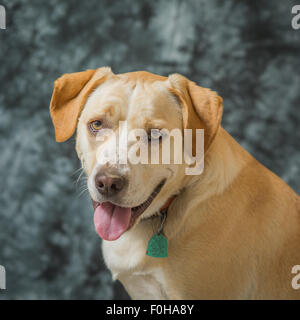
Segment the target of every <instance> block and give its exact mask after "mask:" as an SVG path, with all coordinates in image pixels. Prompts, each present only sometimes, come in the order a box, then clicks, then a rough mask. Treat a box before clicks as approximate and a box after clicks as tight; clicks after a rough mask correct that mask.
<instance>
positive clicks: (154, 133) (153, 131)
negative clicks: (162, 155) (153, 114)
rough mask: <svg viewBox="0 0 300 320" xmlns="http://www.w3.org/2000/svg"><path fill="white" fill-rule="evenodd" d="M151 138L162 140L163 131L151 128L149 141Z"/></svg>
mask: <svg viewBox="0 0 300 320" xmlns="http://www.w3.org/2000/svg"><path fill="white" fill-rule="evenodd" d="M151 140H162V133H161V132H160V130H159V129H151V131H150V133H149V134H148V141H151Z"/></svg>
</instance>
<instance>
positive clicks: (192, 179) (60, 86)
mask: <svg viewBox="0 0 300 320" xmlns="http://www.w3.org/2000/svg"><path fill="white" fill-rule="evenodd" d="M222 108H223V104H222V99H221V98H220V97H219V96H218V95H217V93H216V92H213V91H211V90H209V89H205V88H202V87H200V86H198V85H196V84H195V83H194V82H191V81H189V80H188V79H187V78H185V77H183V76H182V75H179V74H172V75H170V76H169V77H162V76H158V75H155V74H151V73H148V72H144V71H140V72H132V73H125V74H118V75H117V74H114V73H113V72H112V71H111V69H110V68H107V67H105V68H99V69H97V70H87V71H85V72H79V73H74V74H65V75H63V76H62V77H61V78H59V79H58V80H56V82H55V88H54V92H53V96H52V100H51V105H50V112H51V116H52V120H53V124H54V128H55V134H56V140H57V141H58V142H62V141H65V140H67V139H68V138H70V137H71V136H72V135H73V133H74V132H75V130H76V128H77V137H76V150H77V153H78V156H79V158H80V160H81V162H82V166H83V168H84V171H85V172H86V174H87V176H88V188H89V193H90V195H91V198H92V200H93V205H94V208H95V218H94V219H95V226H96V230H97V232H98V234H99V235H100V236H101V237H102V238H103V239H104V240H103V255H104V259H105V263H106V265H107V266H108V268H109V269H110V270H111V272H112V274H113V278H114V279H119V280H120V281H121V282H122V283H123V285H124V286H125V288H126V289H127V291H128V293H129V294H130V296H131V297H132V298H134V299H148V298H149V299H299V298H300V290H298V289H297V288H298V287H299V286H298V279H299V278H300V277H298V276H299V274H298V275H297V270H299V269H297V265H300V201H299V196H298V195H297V194H296V193H295V192H294V191H293V190H292V189H291V188H290V187H289V186H288V185H287V184H286V183H285V182H284V181H283V180H281V179H280V178H279V177H278V176H276V175H275V174H274V173H272V172H271V171H269V170H268V169H267V168H265V167H264V166H263V165H262V164H260V163H259V162H258V161H256V160H255V159H254V158H253V157H252V156H251V155H250V154H248V153H247V152H246V151H245V150H244V149H243V148H242V147H241V146H240V145H239V144H238V143H237V142H236V141H235V140H234V139H233V138H232V137H231V136H230V135H229V134H228V133H227V132H226V131H225V130H224V129H223V128H222V127H221V125H220V122H221V117H222ZM120 121H127V128H126V130H127V131H129V130H131V129H136V128H142V129H144V130H145V131H146V132H148V133H149V134H150V131H151V130H153V129H159V130H160V129H162V128H166V129H168V130H172V129H174V128H178V129H180V130H181V131H183V130H184V129H192V130H194V131H195V130H196V129H204V171H203V173H202V174H200V175H186V174H185V169H186V167H187V166H188V164H186V163H182V164H174V163H171V164H163V163H160V164H143V163H138V164H132V163H126V164H119V163H117V164H116V163H113V162H112V161H110V159H109V158H108V159H106V161H99V160H101V157H103V156H104V155H105V154H107V152H108V151H109V149H110V148H111V147H112V140H111V137H110V136H109V135H108V136H106V137H105V139H102V140H101V141H99V140H98V139H97V135H98V134H99V133H101V130H104V129H110V130H111V132H116V131H118V130H119V129H120V128H119V122H120ZM122 130H123V129H122ZM124 130H125V129H124ZM128 140H129V141H128V143H129V147H130V146H134V144H135V143H136V142H137V141H134V139H133V140H130V139H128ZM158 143H160V144H161V139H160V138H159V140H158ZM194 149H195V146H194ZM172 150H173V149H172ZM194 151H195V150H194ZM118 156H120V155H118ZM162 209H164V212H165V211H166V209H167V215H166V216H165V218H166V220H165V222H164V224H163V225H162V227H163V234H164V236H165V238H166V239H167V241H168V257H167V258H155V257H151V256H148V255H147V254H146V250H147V245H148V242H149V239H150V238H151V237H152V236H153V235H154V234H155V232H156V231H157V230H158V229H159V227H160V226H161V219H160V216H159V215H157V212H158V211H159V210H162ZM293 272H294V273H293ZM297 277H298V278H297ZM299 282H300V279H299Z"/></svg>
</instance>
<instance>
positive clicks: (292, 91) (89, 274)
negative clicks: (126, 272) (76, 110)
mask: <svg viewBox="0 0 300 320" xmlns="http://www.w3.org/2000/svg"><path fill="white" fill-rule="evenodd" d="M295 3H296V2H295V1H288V0H285V1H280V0H278V1H274V0H268V1H266V0H260V1H253V0H251V1H233V0H227V1H218V0H209V1H204V0H187V1H176V0H169V1H167V0H152V1H149V0H122V1H109V0H101V1H100V0H89V1H77V0H68V1H61V0H47V1H41V0H9V1H3V2H2V3H1V0H0V4H4V5H5V6H6V10H7V29H6V30H0V81H1V87H0V88H1V89H0V90H1V91H0V134H1V140H0V173H1V184H0V188H1V191H0V264H2V265H4V266H5V267H6V272H7V290H6V291H0V298H4V299H47V298H49V299H114V298H126V297H127V296H126V294H125V293H124V291H123V289H122V287H121V285H120V284H118V283H113V282H112V280H111V277H110V273H109V272H108V271H107V270H106V268H105V266H104V264H103V261H102V258H101V253H100V246H101V240H100V238H98V236H97V235H96V233H95V232H94V227H93V219H92V216H93V215H92V207H91V204H90V202H89V199H88V195H87V192H86V191H84V190H83V191H81V188H84V187H83V185H84V180H83V179H79V182H78V183H76V180H77V178H78V175H79V172H77V171H76V170H77V169H79V167H80V164H79V162H78V160H77V158H76V154H75V151H74V138H72V139H71V140H70V141H68V142H66V143H64V144H56V143H55V141H54V132H53V128H52V127H51V122H50V117H49V113H48V106H49V101H50V97H51V92H52V88H53V81H54V80H55V79H56V78H57V77H59V76H60V75H61V74H62V73H66V72H75V71H81V70H85V69H88V68H97V67H100V66H106V65H108V66H111V67H112V69H113V70H114V72H116V73H121V72H126V71H133V70H141V69H142V70H149V71H151V72H154V73H160V74H163V75H168V74H170V73H174V72H179V73H183V74H184V75H186V76H188V77H190V78H191V79H193V80H195V81H197V82H198V83H199V84H201V85H203V86H208V87H211V88H213V89H215V90H217V91H218V92H219V94H220V95H221V96H223V98H224V118H223V126H224V127H225V128H226V129H227V130H228V131H229V132H230V133H231V134H232V135H233V136H234V137H235V138H236V139H237V140H238V141H239V142H240V143H241V144H242V145H243V146H244V147H245V148H246V149H247V150H248V151H250V152H251V153H252V154H253V155H254V156H255V157H256V158H257V159H258V160H260V161H261V162H262V163H263V164H265V165H266V166H267V167H268V168H270V169H271V170H273V171H275V172H276V173H277V174H278V175H279V176H281V177H282V178H283V179H284V180H285V181H286V182H288V183H289V184H290V185H291V186H292V187H293V188H294V189H295V190H296V191H297V192H298V193H299V192H300V151H299V149H300V148H299V147H300V130H299V125H300V112H299V103H300V30H298V31H295V30H293V29H292V27H291V19H292V15H291V8H292V6H293V5H294V4H295Z"/></svg>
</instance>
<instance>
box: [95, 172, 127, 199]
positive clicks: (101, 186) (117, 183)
mask: <svg viewBox="0 0 300 320" xmlns="http://www.w3.org/2000/svg"><path fill="white" fill-rule="evenodd" d="M95 186H96V188H97V190H98V191H99V193H101V194H102V195H104V196H114V195H115V194H117V193H118V192H119V191H121V190H122V189H123V187H124V186H125V178H124V177H122V176H114V177H110V176H108V175H106V174H104V173H103V172H102V173H101V172H100V173H98V174H97V175H96V177H95Z"/></svg>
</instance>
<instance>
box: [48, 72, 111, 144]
mask: <svg viewBox="0 0 300 320" xmlns="http://www.w3.org/2000/svg"><path fill="white" fill-rule="evenodd" d="M109 74H112V71H111V69H110V68H108V67H103V68H99V69H96V70H86V71H83V72H76V73H69V74H64V75H63V76H61V77H60V78H58V79H57V80H56V81H55V82H54V90H53V93H52V98H51V102H50V115H51V118H52V122H53V126H54V130H55V137H56V141H57V142H63V141H65V140H67V139H69V138H70V137H71V136H72V135H73V133H74V132H75V130H76V126H77V121H78V118H79V116H80V113H81V111H82V109H83V107H84V105H85V103H86V101H87V99H88V97H89V95H90V94H91V93H92V91H93V90H94V89H96V87H98V86H99V85H100V84H101V83H103V82H104V81H105V79H106V78H107V76H108V75H109Z"/></svg>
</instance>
